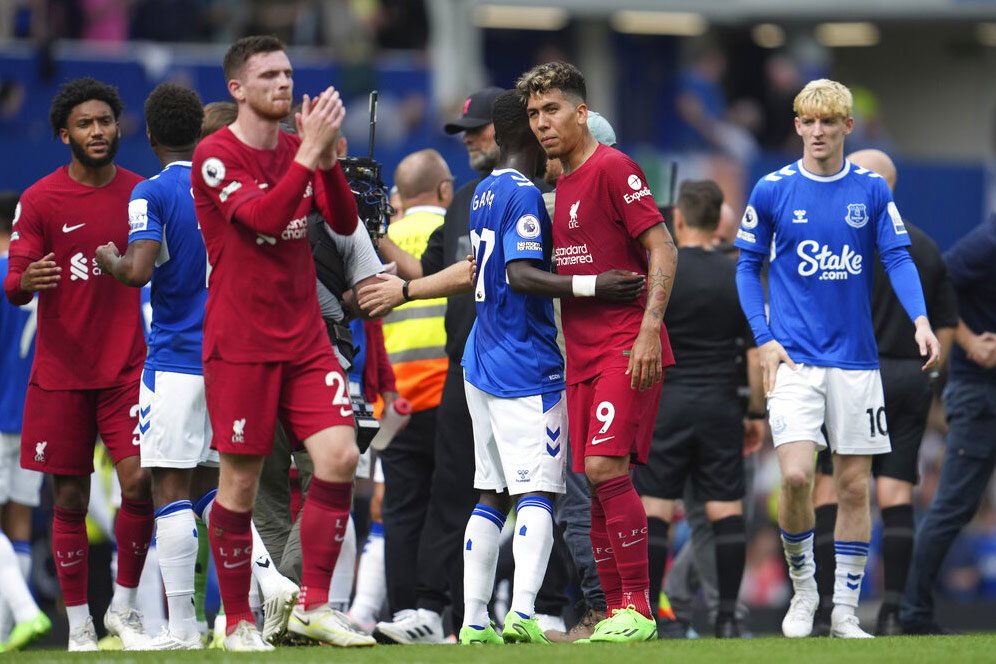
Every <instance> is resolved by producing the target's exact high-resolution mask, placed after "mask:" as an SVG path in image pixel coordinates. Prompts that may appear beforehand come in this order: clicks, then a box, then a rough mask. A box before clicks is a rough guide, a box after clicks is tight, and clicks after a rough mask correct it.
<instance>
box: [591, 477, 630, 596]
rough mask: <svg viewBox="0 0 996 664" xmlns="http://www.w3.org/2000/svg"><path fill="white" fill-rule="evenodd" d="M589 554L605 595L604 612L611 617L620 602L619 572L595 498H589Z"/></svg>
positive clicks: (599, 507) (620, 585)
mask: <svg viewBox="0 0 996 664" xmlns="http://www.w3.org/2000/svg"><path fill="white" fill-rule="evenodd" d="M591 552H592V554H593V555H594V557H595V567H596V569H597V570H598V581H599V583H601V584H602V592H604V593H605V611H606V612H607V613H608V614H609V615H612V609H618V608H619V607H620V606H621V604H620V602H621V601H622V582H621V581H620V579H619V570H618V569H616V559H615V556H614V555H613V554H612V543H611V542H610V541H609V534H608V532H607V531H606V530H605V511H604V510H603V509H602V503H601V502H599V500H598V497H597V496H592V497H591Z"/></svg>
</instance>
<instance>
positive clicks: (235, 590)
mask: <svg viewBox="0 0 996 664" xmlns="http://www.w3.org/2000/svg"><path fill="white" fill-rule="evenodd" d="M251 523H252V512H232V511H231V510H228V509H226V508H225V506H224V505H222V504H221V503H220V502H218V500H217V499H215V501H214V505H213V506H212V507H211V526H210V527H209V528H208V539H210V541H211V554H212V555H213V556H214V567H215V569H216V570H217V572H218V588H219V590H220V592H221V601H222V604H224V606H225V621H226V623H227V628H226V634H231V633H232V632H234V631H235V628H236V627H238V625H239V622H240V621H242V620H246V621H248V622H250V623H253V624H255V618H253V615H252V610H251V609H250V608H249V581H250V579H251V577H252V568H251V567H250V565H251V563H252V531H251V530H250V524H251Z"/></svg>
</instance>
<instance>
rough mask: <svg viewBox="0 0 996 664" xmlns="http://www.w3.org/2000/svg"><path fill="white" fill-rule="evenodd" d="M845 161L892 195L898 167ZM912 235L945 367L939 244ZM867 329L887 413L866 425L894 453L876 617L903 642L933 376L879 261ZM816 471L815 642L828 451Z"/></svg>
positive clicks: (824, 583) (954, 322)
mask: <svg viewBox="0 0 996 664" xmlns="http://www.w3.org/2000/svg"><path fill="white" fill-rule="evenodd" d="M847 159H848V161H850V162H851V163H852V164H854V165H855V166H857V167H859V168H867V169H868V170H870V171H874V172H875V173H877V174H879V175H881V176H882V177H883V178H884V179H885V181H886V182H887V183H888V185H889V188H890V189H895V186H896V167H895V164H893V163H892V160H891V159H890V158H889V156H888V155H887V154H885V153H884V152H882V151H880V150H861V151H859V152H855V153H853V154H850V155H848V157H847ZM903 223H904V224H905V226H906V230H907V231H908V232H909V234H910V241H911V243H912V245H911V246H910V253H911V254H912V257H913V263H914V264H915V265H916V269H917V272H919V274H920V283H921V284H923V295H924V300H925V301H926V303H927V315H928V317H929V318H930V325H931V327H933V328H934V332H935V334H936V335H937V339H938V341H940V343H941V360H940V363H939V365H938V366H942V367H943V366H944V365H945V364H946V363H947V357H948V351H950V350H951V343H952V341H953V339H954V332H955V328H956V327H957V326H958V302H957V297H956V295H955V290H954V286H952V284H951V281H950V279H949V278H948V272H947V268H946V267H945V266H944V258H943V256H942V255H941V251H940V249H938V247H937V244H936V243H935V242H934V241H933V240H932V239H930V237H929V236H928V235H927V234H926V233H924V232H923V231H921V230H920V229H919V228H917V227H916V226H914V225H913V224H910V223H909V222H906V221H904V222H903ZM872 321H873V323H874V327H875V339H876V341H878V355H879V365H880V369H881V373H882V387H883V390H884V391H885V413H884V421H882V420H883V414H881V413H870V414H869V416H868V417H869V420H868V425H869V426H870V427H876V430H882V427H885V429H884V431H887V432H888V434H889V439H890V441H891V443H892V452H890V453H889V454H879V455H876V456H873V457H872V474H873V475H874V476H875V490H876V499H877V502H878V506H879V509H880V510H881V511H882V523H883V528H884V529H883V539H882V556H883V563H884V569H885V591H884V594H883V596H882V605H881V608H880V609H879V613H878V621H877V623H876V628H875V634H876V635H879V636H889V635H896V634H902V633H903V631H902V626H901V625H900V622H899V601H900V599H901V598H902V596H903V592H904V590H905V589H906V575H907V572H908V571H909V566H910V560H911V559H912V557H913V486H914V485H915V484H916V483H917V479H918V478H917V460H918V456H919V452H920V443H921V442H922V441H923V433H924V431H925V429H926V427H927V414H928V411H929V410H930V403H931V400H932V397H933V389H932V385H931V378H932V377H931V376H930V375H929V374H926V373H924V372H923V371H921V367H922V366H923V358H922V357H921V356H920V351H919V349H918V348H917V346H916V344H915V343H914V342H913V336H912V335H911V334H910V331H911V325H912V324H911V323H910V320H909V317H908V316H907V315H906V312H905V311H903V308H902V306H901V305H900V304H899V300H898V298H896V296H895V294H894V293H893V292H892V288H891V287H890V286H889V280H888V277H887V276H886V274H885V270H884V269H883V268H882V264H881V262H880V261H875V286H874V291H873V294H872ZM816 465H817V468H816V485H815V487H814V489H813V504H814V506H815V507H816V534H815V539H816V541H815V554H816V582H817V585H818V587H819V591H820V608H819V610H818V611H817V614H816V620H815V622H814V625H813V634H814V635H823V636H825V635H827V634H828V633H829V631H830V629H829V628H830V609H831V608H832V607H833V584H834V568H835V562H834V545H833V541H834V525H835V524H836V521H837V496H836V494H835V493H834V488H833V478H832V475H833V461H832V457H831V454H830V452H829V450H823V451H822V452H820V454H819V457H818V460H817V464H816Z"/></svg>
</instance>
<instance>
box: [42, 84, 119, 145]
mask: <svg viewBox="0 0 996 664" xmlns="http://www.w3.org/2000/svg"><path fill="white" fill-rule="evenodd" d="M91 99H96V100H97V101H102V102H104V103H106V104H107V105H108V106H110V107H111V112H112V113H114V119H115V120H118V119H119V118H120V117H121V111H122V110H124V103H123V102H122V101H121V97H120V96H119V95H118V89H117V88H116V87H114V86H113V85H109V84H107V83H104V82H102V81H98V80H97V79H95V78H91V77H89V76H87V77H85V78H76V79H73V80H71V81H68V82H67V83H64V84H63V85H62V87H61V88H59V92H58V93H57V94H56V95H55V97H53V99H52V107H51V108H50V109H49V112H48V120H49V122H50V123H51V124H52V133H53V134H55V135H56V136H58V135H59V130H60V129H66V128H67V127H66V125H67V124H68V122H69V114H70V113H72V112H73V109H74V108H76V107H77V106H79V105H80V104H83V103H85V102H88V101H90V100H91Z"/></svg>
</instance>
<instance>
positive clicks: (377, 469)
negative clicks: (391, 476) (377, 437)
mask: <svg viewBox="0 0 996 664" xmlns="http://www.w3.org/2000/svg"><path fill="white" fill-rule="evenodd" d="M373 481H374V484H383V483H384V464H383V463H381V461H380V455H379V454H378V455H377V458H376V459H375V460H374V476H373Z"/></svg>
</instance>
